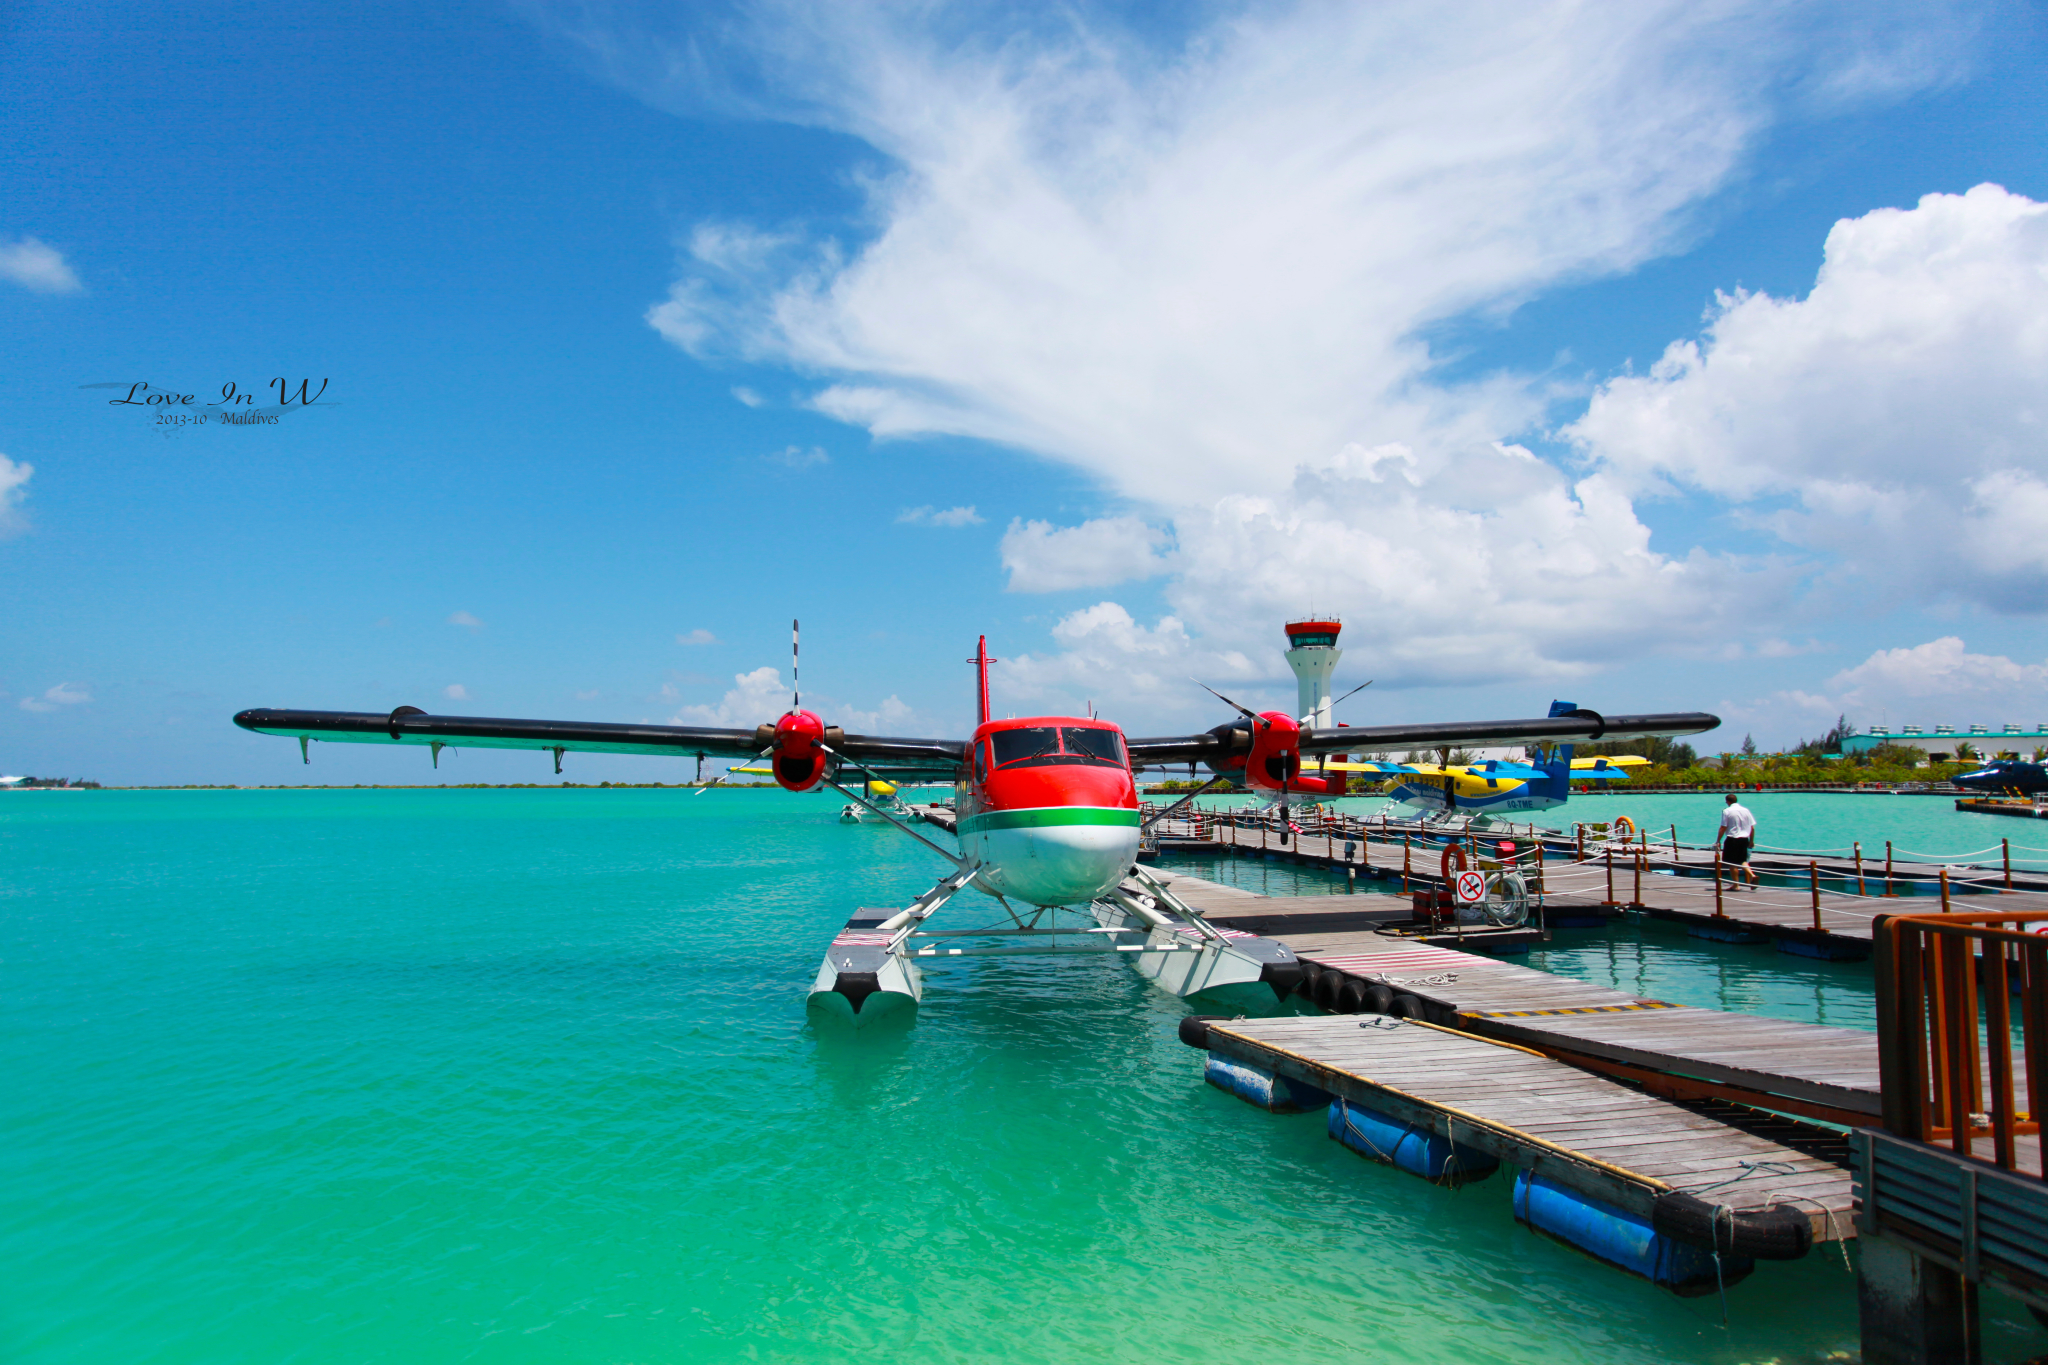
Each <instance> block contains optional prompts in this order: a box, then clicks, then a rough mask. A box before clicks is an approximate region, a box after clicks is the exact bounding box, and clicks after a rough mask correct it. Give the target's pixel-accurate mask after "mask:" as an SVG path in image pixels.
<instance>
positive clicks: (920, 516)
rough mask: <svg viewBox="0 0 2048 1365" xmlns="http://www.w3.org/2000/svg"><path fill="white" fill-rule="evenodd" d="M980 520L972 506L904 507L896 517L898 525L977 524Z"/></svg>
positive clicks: (981, 519)
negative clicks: (941, 507)
mask: <svg viewBox="0 0 2048 1365" xmlns="http://www.w3.org/2000/svg"><path fill="white" fill-rule="evenodd" d="M982 521H983V518H982V515H981V514H980V513H979V512H977V511H975V510H974V509H973V508H972V507H947V508H943V509H940V508H932V507H906V508H904V509H903V511H902V512H901V513H899V514H898V515H897V517H896V524H897V525H899V526H979V525H981V523H982Z"/></svg>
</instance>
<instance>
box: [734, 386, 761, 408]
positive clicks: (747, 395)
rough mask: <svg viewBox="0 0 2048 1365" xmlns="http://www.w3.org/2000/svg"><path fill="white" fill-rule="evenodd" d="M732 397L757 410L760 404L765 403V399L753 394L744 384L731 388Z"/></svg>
mask: <svg viewBox="0 0 2048 1365" xmlns="http://www.w3.org/2000/svg"><path fill="white" fill-rule="evenodd" d="M732 396H733V397H735V398H737V399H739V400H740V402H742V403H745V404H746V405H747V406H748V407H750V408H758V407H760V406H761V404H762V403H764V402H766V401H767V400H766V399H764V398H762V397H761V395H760V394H758V393H755V392H754V391H753V390H752V389H750V388H748V387H747V386H746V385H744V384H738V385H735V386H734V387H733V391H732Z"/></svg>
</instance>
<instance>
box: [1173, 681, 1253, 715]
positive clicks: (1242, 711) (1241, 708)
mask: <svg viewBox="0 0 2048 1365" xmlns="http://www.w3.org/2000/svg"><path fill="white" fill-rule="evenodd" d="M1188 681H1189V682H1191V683H1193V684H1194V685H1195V686H1197V687H1199V688H1201V689H1202V690H1203V691H1204V692H1207V693H1208V694H1209V695H1210V696H1212V697H1214V698H1215V699H1216V700H1218V701H1220V702H1222V703H1223V704H1224V705H1225V706H1231V707H1235V708H1236V709H1237V713H1238V714H1239V715H1241V716H1243V717H1244V718H1245V719H1246V720H1257V719H1258V718H1259V713H1258V712H1256V711H1254V710H1252V709H1251V708H1250V707H1249V706H1246V705H1244V704H1243V703H1242V702H1234V701H1232V700H1231V699H1230V698H1228V697H1226V696H1224V695H1223V694H1222V693H1221V692H1218V691H1217V690H1216V689H1215V688H1213V687H1211V686H1209V684H1207V683H1205V682H1203V681H1202V680H1201V679H1200V678H1189V679H1188Z"/></svg>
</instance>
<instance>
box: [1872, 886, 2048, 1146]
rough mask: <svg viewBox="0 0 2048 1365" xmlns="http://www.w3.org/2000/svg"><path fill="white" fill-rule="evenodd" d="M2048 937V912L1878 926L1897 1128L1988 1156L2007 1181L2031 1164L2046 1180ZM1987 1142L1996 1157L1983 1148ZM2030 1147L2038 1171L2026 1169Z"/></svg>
mask: <svg viewBox="0 0 2048 1365" xmlns="http://www.w3.org/2000/svg"><path fill="white" fill-rule="evenodd" d="M2030 926H2031V929H2030ZM2043 929H2048V913H2038V912H2037V913H2031V914H2030V913H2023V912H1992V913H1971V912H1961V911H1959V912H1954V913H1949V914H1933V915H1890V916H1885V917H1883V918H1880V919H1879V920H1878V921H1877V923H1876V924H1875V925H1874V926H1873V932H1874V935H1875V939H1876V943H1875V949H1876V961H1875V968H1876V984H1877V1027H1878V1047H1879V1059H1880V1060H1879V1065H1880V1074H1881V1077H1882V1082H1883V1087H1884V1126H1885V1128H1886V1129H1887V1130H1889V1131H1890V1132H1892V1133H1895V1134H1897V1135H1898V1136H1900V1137H1905V1138H1911V1139H1913V1140H1915V1141H1919V1142H1927V1143H1935V1144H1943V1143H1945V1144H1947V1145H1948V1146H1950V1147H1951V1148H1953V1149H1954V1150H1955V1151H1956V1152H1958V1153H1960V1154H1962V1155H1964V1156H1973V1155H1974V1156H1978V1157H1979V1158H1980V1159H1981V1158H1984V1157H1986V1156H1988V1159H1989V1160H1990V1161H1991V1162H1992V1163H1993V1164H1995V1165H1997V1166H1999V1167H2002V1168H2003V1169H2005V1170H2008V1171H2020V1170H2025V1169H2027V1167H2028V1166H2029V1165H2031V1168H2032V1173H2033V1174H2035V1175H2041V1173H2042V1172H2043V1170H2044V1163H2043V1156H2044V1153H2043V1152H2042V1146H2041V1143H2042V1138H2041V1124H2040V1119H2041V1111H2042V1106H2043V1105H2044V1104H2048V934H2044V933H2042V932H2040V931H2041V930H2043ZM2016 1025H2017V1028H2016V1027H2015V1026H2016ZM2016 1041H2017V1042H2019V1043H2020V1044H2021V1046H2020V1047H2019V1048H2015V1046H2014V1044H2015V1042H2016ZM2016 1059H2017V1060H2016ZM2016 1070H2018V1071H2020V1072H2023V1073H2024V1074H2015V1073H2016ZM2022 1101H2024V1103H2022ZM1985 1138H1988V1139H1989V1151H1988V1153H1986V1152H1984V1151H1982V1150H1981V1144H1980V1141H1979V1140H1980V1139H1985ZM2028 1139H2031V1141H2028ZM2028 1148H2031V1156H2032V1158H2033V1160H2032V1162H2031V1163H2029V1162H2026V1161H2025V1160H2024V1159H2023V1158H2024V1157H2025V1156H2027V1155H2029V1152H2028V1150H2027V1149H2028Z"/></svg>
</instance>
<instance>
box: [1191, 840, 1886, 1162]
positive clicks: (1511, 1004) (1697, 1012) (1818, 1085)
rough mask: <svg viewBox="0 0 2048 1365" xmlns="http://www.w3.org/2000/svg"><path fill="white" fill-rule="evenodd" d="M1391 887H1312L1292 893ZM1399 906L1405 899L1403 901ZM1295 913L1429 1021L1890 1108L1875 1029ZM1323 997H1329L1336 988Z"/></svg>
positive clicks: (1675, 1075)
mask: <svg viewBox="0 0 2048 1365" xmlns="http://www.w3.org/2000/svg"><path fill="white" fill-rule="evenodd" d="M1165 875H1166V877H1167V879H1168V880H1167V885H1168V887H1169V888H1170V889H1171V890H1172V891H1173V893H1174V894H1175V895H1177V896H1179V897H1180V898H1181V899H1182V900H1184V901H1186V902H1187V903H1188V904H1189V905H1191V906H1193V907H1194V908H1195V909H1197V910H1199V911H1201V912H1202V914H1203V915H1204V917H1205V918H1208V919H1210V920H1211V921H1214V922H1219V923H1228V924H1231V925H1233V926H1235V925H1239V924H1242V923H1244V922H1245V920H1246V919H1249V918H1250V917H1252V916H1255V915H1257V914H1259V913H1261V912H1262V911H1263V910H1264V906H1263V905H1262V904H1261V902H1266V901H1273V902H1274V904H1275V905H1276V906H1277V905H1278V904H1279V901H1278V898H1268V897H1261V896H1255V895H1252V894H1250V893H1248V892H1244V891H1240V890H1238V889H1237V888H1234V887H1223V886H1218V885H1217V884H1216V883H1214V882H1209V881H1206V880H1205V879H1203V878H1200V877H1194V876H1190V875H1188V874H1186V873H1169V874H1165ZM1367 899H1370V900H1374V901H1392V900H1393V898H1392V897H1377V896H1375V897H1365V896H1300V897H1290V898H1287V903H1289V904H1298V903H1300V902H1305V901H1317V902H1324V903H1328V902H1335V906H1333V907H1332V910H1331V912H1330V913H1331V914H1332V915H1333V916H1334V915H1337V914H1341V913H1342V911H1341V909H1339V908H1338V907H1342V906H1345V905H1348V904H1350V903H1352V902H1355V901H1359V900H1367ZM1396 904H1397V905H1398V902H1396ZM1295 924H1296V925H1297V926H1298V927H1289V928H1284V929H1279V930H1275V931H1268V932H1269V933H1270V934H1271V936H1272V937H1275V938H1278V939H1280V940H1281V941H1282V942H1283V943H1285V944H1286V945H1287V946H1288V947H1289V948H1291V949H1293V950H1294V952H1295V954H1296V955H1297V956H1298V957H1300V958H1301V959H1303V961H1305V962H1308V963H1311V964H1314V967H1315V969H1316V970H1317V972H1318V978H1319V977H1320V974H1321V973H1325V972H1327V973H1335V974H1337V975H1338V976H1339V977H1340V978H1349V979H1352V980H1356V981H1358V982H1361V983H1365V984H1366V985H1367V986H1371V985H1374V984H1378V985H1383V986H1386V987H1387V988H1389V989H1390V990H1392V991H1393V992H1394V994H1395V995H1396V996H1397V997H1398V996H1401V995H1406V996H1410V997H1413V998H1414V1000H1415V1001H1416V1002H1417V1003H1418V1005H1419V1007H1420V1010H1419V1013H1420V1016H1421V1017H1422V1018H1424V1019H1426V1020H1428V1021H1430V1022H1433V1023H1438V1024H1442V1025H1445V1026H1447V1027H1452V1028H1457V1029H1460V1030H1463V1031H1466V1032H1469V1033H1474V1034H1478V1035H1480V1036H1482V1037H1486V1038H1491V1039H1497V1040H1500V1041H1503V1042H1510V1043H1514V1044H1517V1045H1520V1046H1523V1047H1530V1048H1535V1049H1536V1050H1538V1051H1540V1052H1542V1053H1544V1054H1545V1055H1547V1056H1550V1057H1554V1058H1558V1059H1560V1060H1564V1061H1568V1062H1571V1063H1572V1064H1573V1065H1575V1066H1579V1067H1583V1068H1585V1069H1587V1070H1592V1071H1599V1072H1604V1073H1606V1074H1608V1075H1613V1076H1618V1077H1622V1078H1624V1079H1627V1080H1631V1081H1634V1082H1636V1083H1638V1084H1641V1085H1643V1086H1644V1087H1645V1088H1647V1089H1650V1090H1652V1091H1654V1092H1656V1093H1659V1094H1663V1095H1666V1096H1668V1097H1672V1098H1682V1099H1707V1098H1718V1099H1723V1100H1728V1101H1732V1102H1735V1103H1740V1104H1747V1105H1753V1106H1756V1107H1759V1108H1763V1109H1770V1110H1775V1111H1778V1112H1782V1113H1790V1114H1799V1115H1803V1116H1805V1117H1809V1118H1817V1119H1821V1120H1823V1121H1825V1122H1830V1123H1840V1124H1843V1125H1845V1126H1855V1125H1857V1124H1862V1123H1869V1122H1871V1121H1873V1119H1874V1118H1875V1117H1876V1116H1877V1115H1879V1114H1880V1113H1881V1112H1882V1105H1881V1102H1880V1099H1879V1083H1878V1054H1877V1038H1876V1035H1875V1034H1872V1033H1868V1032H1865V1031H1863V1030H1861V1029H1847V1028H1837V1027H1833V1026H1831V1025H1826V1024H1802V1023H1798V1022H1795V1021H1791V1020H1782V1019H1766V1018H1762V1017H1760V1016H1756V1015H1748V1014H1732V1013H1728V1012H1725V1011H1722V1010H1709V1009H1698V1008H1694V1007H1691V1006H1682V1005H1673V1004H1670V1003H1668V1002H1666V1001H1662V1000H1651V999H1646V998H1643V997H1640V996H1633V995H1629V994H1627V993H1626V992H1623V991H1618V990H1613V989H1610V988H1608V987H1606V986H1596V985H1593V984H1592V983H1590V982H1585V981H1578V980H1575V979H1573V978H1571V977H1567V976H1559V975H1557V974H1556V973H1553V972H1544V971H1537V970H1535V969H1533V968H1530V967H1522V966H1517V965H1515V964H1513V963H1510V962H1503V961H1501V960H1499V959H1497V958H1493V957H1485V956H1481V955H1480V954H1478V953H1472V952H1459V951H1456V950H1454V949H1450V948H1446V947H1443V946H1441V945H1440V944H1438V943H1421V942H1417V941H1415V940H1414V939H1412V938H1408V937H1404V936H1397V935H1394V934H1390V933H1387V932H1385V931H1383V930H1378V929H1369V928H1354V927H1349V926H1344V927H1339V926H1337V925H1336V924H1334V923H1326V924H1324V925H1320V926H1319V925H1318V924H1317V923H1316V921H1315V920H1314V918H1313V907H1310V908H1309V909H1308V910H1304V911H1300V912H1296V920H1295ZM1312 989H1315V994H1314V996H1313V997H1312V998H1314V999H1315V1000H1316V1002H1317V1003H1318V1004H1322V1005H1324V1006H1325V1007H1326V1008H1327V1007H1329V1006H1330V1005H1331V1004H1332V1003H1334V1000H1335V996H1336V990H1335V989H1334V988H1332V987H1320V988H1319V989H1317V988H1314V987H1312Z"/></svg>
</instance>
